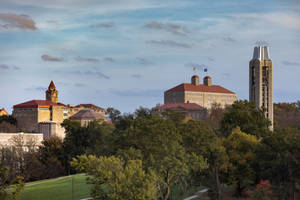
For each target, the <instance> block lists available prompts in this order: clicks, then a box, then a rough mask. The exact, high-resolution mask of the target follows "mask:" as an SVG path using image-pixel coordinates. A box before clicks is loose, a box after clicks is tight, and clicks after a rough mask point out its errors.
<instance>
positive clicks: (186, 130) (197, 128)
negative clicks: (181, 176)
mask: <svg viewBox="0 0 300 200" xmlns="http://www.w3.org/2000/svg"><path fill="white" fill-rule="evenodd" d="M181 132H182V134H183V140H184V145H185V149H186V151H187V152H188V153H194V154H196V155H197V156H200V157H204V159H206V160H207V162H208V164H209V167H208V170H207V172H208V173H207V175H206V176H205V179H206V180H205V181H204V184H205V185H206V186H207V187H208V188H209V189H210V193H212V194H213V197H215V198H216V199H220V198H221V183H220V173H221V172H223V171H225V170H226V168H227V165H228V157H227V154H226V152H225V148H224V147H223V146H222V143H221V140H220V139H219V138H218V137H217V135H216V134H215V133H214V131H213V129H212V128H211V127H209V126H208V125H206V124H204V123H202V122H198V121H195V120H190V121H188V122H187V123H186V124H183V125H182V128H181ZM201 175H202V174H200V176H201Z"/></svg>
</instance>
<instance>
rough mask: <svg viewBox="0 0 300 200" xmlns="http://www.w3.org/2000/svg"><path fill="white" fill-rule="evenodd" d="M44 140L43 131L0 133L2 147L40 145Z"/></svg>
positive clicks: (0, 145)
mask: <svg viewBox="0 0 300 200" xmlns="http://www.w3.org/2000/svg"><path fill="white" fill-rule="evenodd" d="M42 141H43V134H42V133H0V147H12V146H14V145H16V144H17V145H20V144H21V145H22V146H24V147H28V146H30V147H33V146H35V147H36V146H40V145H41V144H42Z"/></svg>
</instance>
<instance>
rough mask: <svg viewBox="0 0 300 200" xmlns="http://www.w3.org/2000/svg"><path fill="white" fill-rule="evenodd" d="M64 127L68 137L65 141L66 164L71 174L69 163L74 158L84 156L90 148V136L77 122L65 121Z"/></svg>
mask: <svg viewBox="0 0 300 200" xmlns="http://www.w3.org/2000/svg"><path fill="white" fill-rule="evenodd" d="M62 126H63V127H64V128H65V133H66V136H65V138H64V141H63V155H64V163H63V165H64V166H65V167H66V169H67V171H69V172H70V170H71V169H70V166H69V162H70V161H71V159H72V158H73V157H76V156H78V155H82V154H84V153H85V152H86V149H87V148H88V146H89V135H88V132H87V131H86V128H85V127H81V125H80V123H79V122H77V121H71V120H64V122H63V123H62Z"/></svg>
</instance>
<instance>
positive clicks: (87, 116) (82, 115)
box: [70, 109, 106, 126]
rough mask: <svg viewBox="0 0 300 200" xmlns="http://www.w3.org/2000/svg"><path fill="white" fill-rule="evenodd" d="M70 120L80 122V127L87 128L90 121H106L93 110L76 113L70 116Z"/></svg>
mask: <svg viewBox="0 0 300 200" xmlns="http://www.w3.org/2000/svg"><path fill="white" fill-rule="evenodd" d="M70 120H73V121H78V122H80V124H81V126H87V125H88V124H89V122H91V121H94V120H96V121H99V123H101V122H103V121H106V118H105V115H103V114H102V113H99V112H96V111H94V110H86V109H84V110H80V111H79V112H78V113H76V114H74V115H72V116H71V117H70Z"/></svg>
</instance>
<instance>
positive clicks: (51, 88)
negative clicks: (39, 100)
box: [48, 80, 56, 90]
mask: <svg viewBox="0 0 300 200" xmlns="http://www.w3.org/2000/svg"><path fill="white" fill-rule="evenodd" d="M48 90H56V87H55V85H54V83H53V81H52V80H51V83H50V85H49V87H48Z"/></svg>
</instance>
